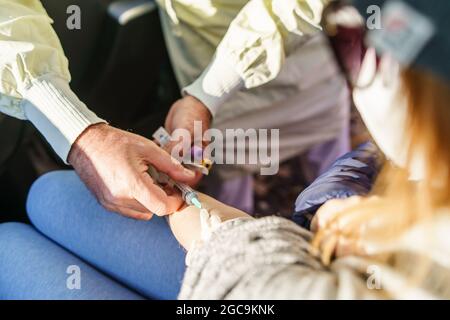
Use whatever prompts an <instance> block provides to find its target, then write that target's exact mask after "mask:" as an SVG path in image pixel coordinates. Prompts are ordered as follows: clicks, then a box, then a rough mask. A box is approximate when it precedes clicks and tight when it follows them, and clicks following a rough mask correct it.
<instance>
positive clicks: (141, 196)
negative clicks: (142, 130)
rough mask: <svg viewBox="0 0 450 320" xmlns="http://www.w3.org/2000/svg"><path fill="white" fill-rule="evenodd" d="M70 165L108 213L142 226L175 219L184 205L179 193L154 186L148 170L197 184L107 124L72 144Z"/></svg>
mask: <svg viewBox="0 0 450 320" xmlns="http://www.w3.org/2000/svg"><path fill="white" fill-rule="evenodd" d="M68 161H69V163H70V164H71V165H72V166H73V167H74V169H75V171H76V172H77V173H78V175H79V176H80V178H81V180H82V181H83V182H84V183H85V184H86V186H87V187H88V188H89V189H90V190H91V191H92V193H93V194H94V195H95V196H96V197H97V199H98V201H99V202H100V203H101V204H102V205H103V206H104V207H105V208H106V209H108V210H110V211H113V212H117V213H120V214H122V215H124V216H127V217H130V218H134V219H139V220H149V219H151V217H152V215H153V214H156V215H158V216H163V215H167V214H170V213H173V212H174V211H175V210H177V209H178V208H180V206H181V205H182V203H183V200H182V199H181V196H180V195H179V194H178V193H176V192H173V191H172V190H170V189H166V190H163V189H162V188H161V187H159V186H158V185H156V184H155V183H154V182H153V180H152V178H151V177H150V175H149V174H148V173H147V170H148V168H149V165H153V166H154V167H155V168H157V169H158V170H160V171H161V172H164V173H167V174H168V175H169V176H170V177H172V178H173V179H175V180H177V181H181V182H185V183H192V182H193V181H194V179H195V174H194V172H192V171H190V170H187V169H185V168H184V167H183V166H182V165H181V164H180V163H179V162H178V161H177V160H176V159H174V158H172V157H171V156H170V155H169V154H168V153H167V152H166V151H164V150H162V149H161V148H159V147H158V146H157V145H156V144H155V143H154V142H152V141H151V140H148V139H146V138H144V137H141V136H139V135H135V134H133V133H130V132H126V131H123V130H119V129H116V128H113V127H111V126H109V125H107V124H97V125H93V126H90V127H89V128H88V129H86V130H85V131H84V132H83V133H82V134H81V135H80V137H78V139H77V141H76V142H75V143H74V144H73V146H72V148H71V151H70V153H69V157H68Z"/></svg>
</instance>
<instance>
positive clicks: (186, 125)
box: [165, 96, 211, 142]
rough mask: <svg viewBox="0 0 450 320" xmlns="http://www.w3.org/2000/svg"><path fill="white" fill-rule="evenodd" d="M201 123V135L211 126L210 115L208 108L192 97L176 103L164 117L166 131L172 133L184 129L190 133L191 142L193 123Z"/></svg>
mask: <svg viewBox="0 0 450 320" xmlns="http://www.w3.org/2000/svg"><path fill="white" fill-rule="evenodd" d="M195 121H200V122H201V123H202V136H203V133H204V132H205V131H206V130H208V129H209V128H210V126H211V113H210V112H209V110H208V108H207V107H206V106H205V105H204V104H203V103H202V102H201V101H200V100H197V99H196V98H194V97H193V96H186V97H184V98H182V99H180V100H178V101H176V102H175V103H174V104H173V105H172V107H171V108H170V111H169V113H168V115H167V117H166V124H165V127H166V130H167V131H169V133H172V132H173V131H174V130H175V129H179V128H182V129H186V130H188V131H189V132H190V134H191V138H192V142H200V141H194V122H195Z"/></svg>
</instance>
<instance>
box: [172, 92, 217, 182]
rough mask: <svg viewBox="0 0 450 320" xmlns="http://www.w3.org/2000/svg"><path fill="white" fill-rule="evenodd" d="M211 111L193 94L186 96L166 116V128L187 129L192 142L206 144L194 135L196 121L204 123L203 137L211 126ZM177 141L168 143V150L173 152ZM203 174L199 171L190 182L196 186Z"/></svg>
mask: <svg viewBox="0 0 450 320" xmlns="http://www.w3.org/2000/svg"><path fill="white" fill-rule="evenodd" d="M211 118H212V116H211V113H210V112H209V110H208V108H207V107H206V106H205V105H204V104H203V103H202V102H201V101H200V100H198V99H196V98H194V97H193V96H189V95H188V96H185V97H184V98H182V99H180V100H178V101H176V102H175V103H174V104H173V105H172V107H171V108H170V111H169V113H168V115H167V117H166V123H165V128H166V130H167V131H168V132H169V133H173V131H174V130H175V129H179V128H181V129H186V130H188V131H189V133H190V135H191V141H192V142H191V144H194V143H195V144H202V145H206V143H205V141H195V137H194V122H195V121H200V122H201V123H202V132H201V134H202V137H203V133H204V132H205V131H206V130H208V129H209V128H210V126H211ZM177 143H178V142H177V141H174V142H171V143H170V144H168V145H167V150H168V151H169V152H172V149H173V147H174V146H175V145H176V144H177ZM201 178H202V174H201V173H199V172H197V173H196V178H195V179H194V180H193V181H191V183H189V185H191V186H195V185H197V184H198V182H200V180H201Z"/></svg>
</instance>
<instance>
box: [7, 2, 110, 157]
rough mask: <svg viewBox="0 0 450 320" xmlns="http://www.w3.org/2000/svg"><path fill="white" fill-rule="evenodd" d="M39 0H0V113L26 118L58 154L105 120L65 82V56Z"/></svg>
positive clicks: (66, 65)
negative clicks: (88, 128) (90, 127)
mask: <svg viewBox="0 0 450 320" xmlns="http://www.w3.org/2000/svg"><path fill="white" fill-rule="evenodd" d="M51 23H52V20H51V19H50V18H49V17H48V15H47V13H46V11H45V9H44V8H43V6H42V4H41V3H40V1H38V0H0V112H3V113H5V114H8V115H11V116H13V117H16V118H19V119H23V120H30V121H31V122H32V123H33V124H34V125H35V126H36V127H37V128H38V130H39V131H40V132H41V133H42V134H43V135H44V137H45V138H46V139H47V140H48V142H49V143H50V145H51V146H52V147H53V149H54V150H55V151H56V153H57V154H58V155H59V156H60V157H61V159H62V160H63V161H66V160H67V156H68V153H69V151H70V148H71V145H72V143H73V142H74V141H75V140H76V138H77V137H78V136H79V135H80V134H81V133H82V132H83V131H84V130H85V129H86V128H87V127H88V126H90V125H92V124H95V123H99V122H104V121H103V120H102V119H100V118H98V117H97V116H96V115H95V114H94V113H93V112H92V111H90V110H89V109H88V108H87V107H86V105H85V104H84V103H83V102H81V101H80V100H79V99H78V98H77V96H76V95H75V94H74V93H73V91H72V90H71V88H70V86H69V82H70V73H69V68H68V61H67V58H66V57H65V55H64V52H63V49H62V47H61V44H60V42H59V39H58V37H57V35H56V33H55V31H54V30H53V29H52V26H51Z"/></svg>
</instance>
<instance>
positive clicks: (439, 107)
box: [313, 69, 450, 273]
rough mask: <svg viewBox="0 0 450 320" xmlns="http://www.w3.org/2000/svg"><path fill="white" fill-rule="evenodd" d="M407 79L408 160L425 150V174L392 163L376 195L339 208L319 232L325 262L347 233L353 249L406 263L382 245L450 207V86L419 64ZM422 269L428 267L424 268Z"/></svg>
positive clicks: (404, 75) (319, 248) (405, 73)
mask: <svg viewBox="0 0 450 320" xmlns="http://www.w3.org/2000/svg"><path fill="white" fill-rule="evenodd" d="M401 80H402V89H403V90H401V93H400V94H404V95H406V97H407V105H408V123H407V134H408V137H410V138H411V139H410V141H411V143H410V145H409V146H408V154H409V156H408V159H409V161H408V163H409V165H411V163H412V161H411V159H412V158H413V157H412V155H413V154H421V155H423V160H424V164H425V167H424V168H423V169H424V174H425V177H424V179H423V180H421V181H420V182H412V181H410V179H409V177H410V175H409V173H408V171H407V170H405V169H402V168H398V167H394V166H393V165H391V164H389V163H387V164H386V165H385V166H384V168H383V170H382V172H381V174H380V175H379V177H378V179H377V182H376V185H375V187H374V190H373V192H372V194H371V195H376V197H367V198H366V199H364V200H362V201H361V202H359V203H357V204H355V205H354V206H352V207H351V208H349V209H348V208H347V209H345V210H344V211H342V212H340V213H338V214H337V215H336V216H335V217H334V218H333V219H331V221H328V223H327V224H326V225H325V226H322V227H321V228H320V229H319V231H318V232H317V233H316V235H315V238H314V239H313V247H314V248H315V249H316V252H318V254H319V255H320V256H321V258H322V261H323V262H325V263H330V261H332V259H333V254H334V252H335V249H336V245H337V243H338V242H339V241H342V239H344V240H345V241H346V242H347V243H351V244H352V246H351V250H350V252H349V254H353V255H364V256H367V257H370V258H372V259H374V260H377V261H384V262H388V261H389V263H391V264H395V263H402V261H401V259H395V258H393V256H392V255H390V254H389V253H387V254H386V251H385V252H383V253H381V252H382V251H383V250H377V248H386V247H388V246H389V244H391V243H393V242H395V241H396V240H397V239H399V238H400V237H401V236H402V235H403V234H404V232H406V231H408V230H410V228H411V227H413V226H415V225H416V224H417V223H419V222H421V221H424V220H425V219H428V218H431V217H432V216H433V215H434V214H435V213H436V212H438V211H440V210H441V209H445V208H448V209H450V170H449V169H450V168H449V167H450V86H449V84H448V83H447V82H445V81H442V80H441V79H438V78H436V77H435V76H433V75H431V74H429V73H427V72H423V71H419V70H415V69H406V70H404V71H402V74H401ZM449 232H450V230H449ZM339 239H340V240H339ZM387 252H389V250H387ZM392 260H397V261H395V262H394V263H393V262H392ZM403 263H404V262H403ZM416 269H418V268H416ZM416 271H417V270H416ZM421 272H422V273H423V272H426V271H425V269H424V268H422V270H421Z"/></svg>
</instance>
